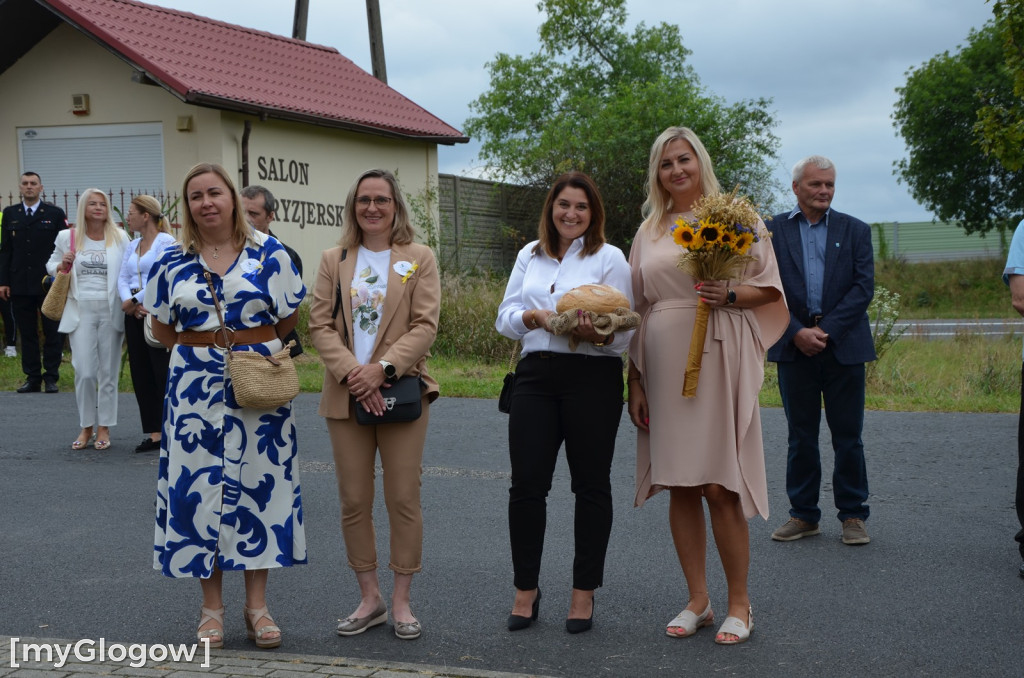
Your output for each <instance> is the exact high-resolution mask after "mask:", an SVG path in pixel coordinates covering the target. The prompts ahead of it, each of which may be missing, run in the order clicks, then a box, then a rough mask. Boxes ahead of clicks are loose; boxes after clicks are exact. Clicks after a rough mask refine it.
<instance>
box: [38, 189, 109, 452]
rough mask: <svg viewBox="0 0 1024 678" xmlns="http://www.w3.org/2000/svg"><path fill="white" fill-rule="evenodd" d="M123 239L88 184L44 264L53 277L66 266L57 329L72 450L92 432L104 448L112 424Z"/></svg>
mask: <svg viewBox="0 0 1024 678" xmlns="http://www.w3.org/2000/svg"><path fill="white" fill-rule="evenodd" d="M72 234H73V235H74V239H72ZM127 242H128V235H127V234H126V233H125V232H124V231H123V230H122V229H120V228H118V227H117V224H115V223H114V219H113V214H112V211H111V209H110V198H109V197H108V196H107V194H106V193H104V192H103V191H101V190H100V189H98V188H87V189H85V190H84V191H82V195H81V197H80V198H79V199H78V215H77V218H76V220H75V226H74V228H73V229H65V230H63V231H61V232H60V233H59V234H58V235H57V240H56V241H55V242H54V247H53V253H52V254H51V255H50V260H49V261H47V262H46V271H47V272H48V273H49V274H50V275H57V269H58V268H59V269H60V270H68V267H70V270H71V287H70V289H69V290H68V300H67V303H66V304H65V305H64V313H63V315H61V318H60V328H59V330H60V332H61V334H67V335H68V339H69V341H70V343H71V366H72V367H74V369H75V401H76V402H77V404H78V419H79V424H80V425H81V427H82V430H81V432H80V433H79V434H78V438H76V439H75V441H74V442H73V443H71V449H73V450H80V449H82V448H84V447H85V446H86V445H88V444H89V442H90V440H92V438H93V436H94V435H95V438H96V442H95V443H93V446H94V447H95V448H96V449H97V450H105V449H107V448H109V447H110V427H111V426H114V425H115V424H117V379H118V375H119V374H120V372H121V344H122V343H123V342H124V313H123V312H122V311H121V297H120V295H119V294H118V293H117V276H118V273H120V271H121V259H122V257H123V254H124V248H125V245H126V244H127ZM94 432H95V433H94Z"/></svg>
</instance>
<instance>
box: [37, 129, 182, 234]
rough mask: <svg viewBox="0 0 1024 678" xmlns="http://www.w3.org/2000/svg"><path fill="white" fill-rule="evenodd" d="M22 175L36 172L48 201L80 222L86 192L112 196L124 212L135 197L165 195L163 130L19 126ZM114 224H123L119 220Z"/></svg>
mask: <svg viewBox="0 0 1024 678" xmlns="http://www.w3.org/2000/svg"><path fill="white" fill-rule="evenodd" d="M17 131H18V150H19V152H20V155H21V168H22V169H21V171H22V172H27V171H31V172H36V173H37V174H39V176H40V178H41V179H42V182H43V188H44V190H45V193H46V200H47V201H48V202H53V203H55V204H56V205H57V206H58V207H60V208H62V209H63V210H64V211H65V212H67V215H68V221H71V222H74V221H75V211H76V210H77V209H78V201H77V195H78V194H80V193H81V192H82V191H83V190H85V189H87V188H99V189H102V190H104V191H107V192H108V193H110V194H111V198H112V200H113V204H114V206H115V207H117V208H119V209H120V210H122V213H124V212H125V211H126V210H127V207H128V204H129V203H130V202H131V197H130V196H131V195H133V194H138V193H149V194H151V195H155V196H157V197H158V198H159V197H161V196H162V195H163V194H164V192H165V191H164V144H163V125H162V124H161V123H159V122H151V123H133V124H125V125H69V126H63V127H19V128H18V130H17ZM114 219H115V221H119V219H118V217H117V215H116V214H115V215H114Z"/></svg>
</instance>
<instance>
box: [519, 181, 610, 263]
mask: <svg viewBox="0 0 1024 678" xmlns="http://www.w3.org/2000/svg"><path fill="white" fill-rule="evenodd" d="M566 188H578V189H580V190H581V191H583V192H584V193H586V194H587V203H588V204H589V206H590V225H589V226H588V227H587V230H586V232H585V233H584V234H583V251H582V252H580V256H581V257H585V256H587V255H590V254H594V253H595V252H597V251H598V250H599V249H601V245H603V244H604V242H605V240H604V202H602V200H601V191H599V190H597V184H595V183H594V180H593V179H591V178H590V177H589V176H587V175H586V174H584V173H583V172H568V173H566V174H563V175H562V176H560V177H558V178H557V179H555V183H554V185H553V186H552V187H551V190H550V191H548V197H547V198H545V200H544V209H543V210H541V214H540V224H538V226H537V239H538V240H539V241H540V242H538V243H537V245H536V246H535V247H534V248H533V252H534V254H536V253H537V252H539V251H540V250H541V249H543V250H544V251H545V252H547V253H548V254H549V255H550V256H552V257H558V251H557V250H556V246H557V244H558V228H556V227H555V219H554V216H553V215H552V212H553V210H554V207H555V199H556V198H558V196H559V194H561V192H562V191H564V190H565V189H566Z"/></svg>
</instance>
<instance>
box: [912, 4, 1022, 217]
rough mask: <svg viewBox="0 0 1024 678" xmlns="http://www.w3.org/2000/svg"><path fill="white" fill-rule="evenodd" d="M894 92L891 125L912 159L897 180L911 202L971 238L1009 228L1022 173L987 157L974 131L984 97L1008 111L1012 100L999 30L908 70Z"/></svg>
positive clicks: (1018, 204) (987, 30) (974, 35)
mask: <svg viewBox="0 0 1024 678" xmlns="http://www.w3.org/2000/svg"><path fill="white" fill-rule="evenodd" d="M896 92H897V93H898V94H899V99H898V101H897V102H896V107H895V110H894V112H893V114H892V119H893V126H894V127H895V128H896V129H897V131H898V133H899V134H900V135H901V136H902V137H903V139H904V141H905V142H906V144H907V150H908V157H906V158H904V159H902V160H899V161H897V162H895V163H894V168H895V169H894V171H893V173H894V174H895V175H896V176H897V177H899V179H900V180H901V181H905V182H906V183H907V185H908V186H909V188H910V193H911V195H913V196H914V198H915V199H916V200H917V201H918V202H920V203H921V204H923V205H924V206H925V207H927V208H928V209H929V210H931V211H932V212H934V213H935V215H936V217H938V219H940V220H942V221H955V222H958V223H959V225H960V226H961V227H962V228H963V229H964V231H966V232H967V233H973V232H979V233H985V232H988V231H990V230H992V229H996V230H1000V231H1002V230H1005V229H1007V228H1010V227H1011V226H1012V225H1013V224H1014V223H1015V222H1016V221H1017V220H1018V219H1019V218H1020V215H1021V212H1022V209H1024V173H1021V172H1014V171H1012V170H1009V169H1007V168H1006V167H1005V166H1004V165H1003V164H1002V163H1000V162H999V160H998V159H997V158H995V157H994V156H991V155H987V154H986V153H985V151H984V149H983V148H982V145H981V137H980V135H979V133H978V131H977V129H976V126H975V123H976V122H977V121H978V111H979V109H980V108H981V107H982V106H983V105H984V101H983V98H984V100H985V101H988V102H998V103H1001V104H1007V105H1008V104H1010V103H1011V102H1012V100H1013V98H1014V94H1013V79H1012V78H1011V77H1010V75H1009V73H1008V72H1007V70H1006V66H1005V64H1004V62H1003V53H1002V47H1001V45H1000V39H999V36H998V33H997V30H996V27H995V25H994V24H992V23H989V24H986V25H985V26H984V27H983V28H982V29H981V30H978V31H973V30H972V31H971V33H970V35H969V36H968V38H967V44H966V46H961V47H959V48H958V51H957V52H956V53H955V54H950V53H949V52H948V51H947V52H943V53H942V54H939V55H937V56H935V57H933V58H932V59H931V60H929V61H927V62H925V63H923V64H921V65H920V66H919V67H917V68H912V69H910V70H909V71H908V72H907V83H906V85H904V86H903V87H899V88H897V89H896Z"/></svg>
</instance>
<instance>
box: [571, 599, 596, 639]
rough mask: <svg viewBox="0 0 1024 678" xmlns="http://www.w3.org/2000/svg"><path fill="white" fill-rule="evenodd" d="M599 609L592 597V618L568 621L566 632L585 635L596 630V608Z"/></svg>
mask: <svg viewBox="0 0 1024 678" xmlns="http://www.w3.org/2000/svg"><path fill="white" fill-rule="evenodd" d="M596 607H597V601H596V600H595V599H594V598H593V596H591V598H590V616H589V617H587V618H586V619H566V620H565V630H566V631H568V632H569V633H583V632H584V631H589V630H590V629H592V628H594V608H596Z"/></svg>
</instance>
